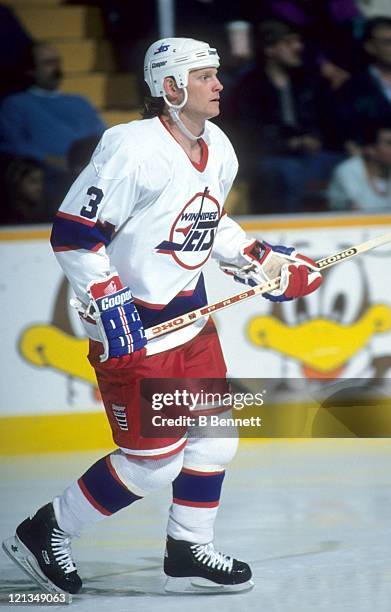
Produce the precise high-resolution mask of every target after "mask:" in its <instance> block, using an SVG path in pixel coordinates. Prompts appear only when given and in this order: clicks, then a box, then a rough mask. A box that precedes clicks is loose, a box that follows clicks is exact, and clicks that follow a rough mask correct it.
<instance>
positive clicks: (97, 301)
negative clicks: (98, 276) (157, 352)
mask: <svg viewBox="0 0 391 612" xmlns="http://www.w3.org/2000/svg"><path fill="white" fill-rule="evenodd" d="M87 292H88V294H89V296H90V298H91V301H90V304H89V306H88V310H87V312H86V315H87V316H89V317H92V318H93V319H94V320H95V321H96V324H97V326H98V328H99V332H100V335H101V338H102V343H103V348H104V352H103V355H101V357H100V360H101V361H102V362H103V361H106V360H107V359H110V358H112V357H123V356H124V355H130V354H131V353H133V352H135V351H139V350H141V349H142V348H144V346H145V345H146V343H147V339H146V337H145V332H144V328H143V324H142V322H141V319H140V315H139V313H138V312H137V308H136V306H135V305H134V303H133V298H132V294H131V291H130V289H129V287H124V286H123V285H122V283H121V280H120V278H119V276H118V275H116V274H113V275H111V276H109V277H107V279H105V280H104V281H93V282H92V283H90V284H89V285H88V287H87Z"/></svg>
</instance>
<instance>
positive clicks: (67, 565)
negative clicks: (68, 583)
mask: <svg viewBox="0 0 391 612" xmlns="http://www.w3.org/2000/svg"><path fill="white" fill-rule="evenodd" d="M51 545H52V550H53V555H54V558H55V559H56V561H57V563H58V565H59V566H60V567H61V569H62V570H63V571H64V573H65V574H70V573H71V572H74V571H75V570H76V565H75V564H74V562H73V559H72V552H71V537H70V536H69V535H67V534H66V533H65V531H62V530H61V529H56V528H54V529H53V532H52V537H51Z"/></svg>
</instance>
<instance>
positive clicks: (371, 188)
mask: <svg viewBox="0 0 391 612" xmlns="http://www.w3.org/2000/svg"><path fill="white" fill-rule="evenodd" d="M363 136H364V137H363V142H362V154H361V155H357V156H354V157H351V158H350V159H348V160H347V161H344V162H342V163H341V164H340V165H339V166H337V167H336V169H335V170H334V173H333V177H332V180H331V183H330V186H329V203H330V208H332V209H336V210H366V211H377V210H379V211H380V210H383V211H384V210H387V211H391V121H389V122H387V123H386V122H382V123H380V124H372V125H368V126H367V128H366V130H365V131H364V132H363Z"/></svg>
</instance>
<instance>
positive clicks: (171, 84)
mask: <svg viewBox="0 0 391 612" xmlns="http://www.w3.org/2000/svg"><path fill="white" fill-rule="evenodd" d="M163 87H164V91H165V92H166V94H167V95H168V96H172V95H174V96H175V95H177V93H178V87H177V84H176V82H175V79H174V77H166V78H165V79H164V81H163Z"/></svg>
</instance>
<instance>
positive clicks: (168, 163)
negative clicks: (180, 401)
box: [51, 117, 246, 354]
mask: <svg viewBox="0 0 391 612" xmlns="http://www.w3.org/2000/svg"><path fill="white" fill-rule="evenodd" d="M200 144H201V147H202V158H201V161H200V163H199V164H196V163H194V162H192V161H191V160H190V159H189V157H188V156H187V155H186V153H185V151H184V150H183V149H182V147H181V146H180V144H179V143H178V142H177V141H176V140H175V138H174V136H173V135H172V134H171V132H170V131H169V129H168V128H167V126H166V124H165V123H164V122H163V120H161V119H160V118H158V117H155V118H153V119H146V120H140V121H133V122H131V123H129V124H125V125H118V126H116V127H114V128H111V129H109V130H107V131H106V132H105V134H104V135H103V137H102V140H101V141H100V143H99V145H98V147H97V148H96V150H95V152H94V154H93V156H92V159H91V162H90V163H89V165H88V166H87V167H86V168H85V170H84V171H83V172H82V173H81V174H80V176H79V177H78V178H77V180H76V181H75V183H74V184H73V185H72V187H71V188H70V190H69V192H68V194H67V196H66V197H65V200H64V202H63V203H62V205H61V207H60V209H59V211H58V213H57V216H56V219H55V222H54V226H53V231H52V238H51V242H52V246H53V249H54V251H55V254H56V256H57V259H58V261H59V263H60V265H61V267H62V268H63V270H64V272H65V274H66V276H67V277H68V279H69V281H70V283H71V285H72V287H73V289H74V291H75V293H76V295H77V296H78V298H79V299H80V300H81V301H82V302H83V303H85V304H88V302H89V298H88V296H87V293H86V287H87V285H88V283H90V282H91V281H94V280H101V279H104V278H105V277H106V276H107V275H108V274H110V273H113V272H117V273H118V274H119V276H120V278H121V280H122V283H123V284H124V285H127V286H129V287H130V289H131V291H132V294H133V296H134V299H135V304H136V305H137V308H138V310H139V313H140V316H141V319H142V321H143V325H144V327H145V328H148V327H150V326H152V325H157V324H159V323H161V322H164V321H166V320H168V319H171V318H173V317H175V316H179V315H180V314H183V313H184V312H189V311H191V310H194V309H195V308H200V307H201V306H204V305H205V304H206V303H207V301H206V292H205V287H204V281H203V275H202V268H203V267H204V265H205V264H206V262H207V260H208V259H209V257H210V256H212V257H214V258H216V259H218V260H224V261H227V262H231V263H235V262H237V261H238V257H240V247H241V246H242V245H243V243H244V242H245V240H246V235H245V233H244V231H243V230H242V229H241V228H240V226H239V225H238V224H237V223H235V222H234V221H233V220H232V219H230V218H229V217H228V216H227V214H226V213H225V212H224V208H223V206H224V201H225V199H226V197H227V195H228V192H229V190H230V188H231V185H232V182H233V180H234V178H235V175H236V172H237V167H238V163H237V159H236V155H235V153H234V150H233V148H232V145H231V143H230V142H229V140H228V138H227V137H226V136H225V134H224V133H223V132H222V131H221V130H220V128H218V127H217V126H216V125H215V124H213V123H211V122H209V121H207V122H206V127H205V133H204V137H203V139H202V140H201V141H200ZM205 322H206V321H205V320H201V321H198V322H196V323H193V324H192V325H190V326H188V327H186V328H184V329H182V330H177V331H175V332H172V333H170V334H168V335H167V336H163V337H161V338H156V339H154V340H152V341H150V343H149V344H148V354H153V353H156V352H160V351H162V350H167V349H168V348H172V347H173V346H177V345H180V344H183V343H184V342H187V341H188V340H190V339H191V338H192V337H194V336H195V335H196V334H197V333H198V332H199V331H200V330H201V329H202V327H203V326H204V324H205ZM84 324H85V327H86V331H87V334H88V335H89V336H90V337H91V338H93V339H96V340H99V335H98V331H97V328H96V326H94V325H93V324H91V323H87V322H84Z"/></svg>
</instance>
